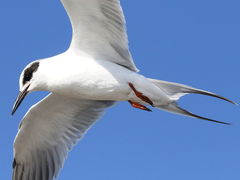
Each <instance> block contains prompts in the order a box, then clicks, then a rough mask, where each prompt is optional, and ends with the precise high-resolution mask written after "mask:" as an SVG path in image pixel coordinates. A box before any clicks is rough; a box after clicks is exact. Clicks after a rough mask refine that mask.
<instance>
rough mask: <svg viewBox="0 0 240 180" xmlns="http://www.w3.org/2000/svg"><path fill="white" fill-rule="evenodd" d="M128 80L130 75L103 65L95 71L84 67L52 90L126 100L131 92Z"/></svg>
mask: <svg viewBox="0 0 240 180" xmlns="http://www.w3.org/2000/svg"><path fill="white" fill-rule="evenodd" d="M92 68H93V67H92ZM128 81H130V79H129V76H127V75H126V74H124V72H123V73H117V72H116V71H113V72H111V71H109V69H105V68H103V67H102V66H101V67H95V68H94V70H93V71H91V70H83V69H82V70H79V71H78V73H76V74H73V75H72V76H71V77H68V78H66V79H65V80H63V79H61V82H64V84H60V86H59V87H58V86H57V85H55V86H54V89H52V91H53V92H56V93H60V94H63V95H65V96H71V97H74V98H84V99H92V100H117V101H125V100H127V99H128V95H129V93H130V88H129V86H128ZM57 84H58V83H57Z"/></svg>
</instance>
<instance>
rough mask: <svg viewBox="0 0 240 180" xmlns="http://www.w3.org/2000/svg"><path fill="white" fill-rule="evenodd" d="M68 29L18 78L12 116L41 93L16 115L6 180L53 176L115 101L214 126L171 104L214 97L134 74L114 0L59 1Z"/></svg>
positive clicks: (38, 179)
mask: <svg viewBox="0 0 240 180" xmlns="http://www.w3.org/2000/svg"><path fill="white" fill-rule="evenodd" d="M61 2H62V4H63V6H64V7H65V9H66V11H67V14H68V16H69V18H70V21H71V24H72V30H73V37H72V42H71V44H70V47H69V49H68V50H67V51H66V52H64V53H62V54H59V55H56V56H54V57H50V58H46V59H41V60H37V61H33V62H32V63H30V64H29V65H27V66H26V68H25V69H24V70H23V71H22V73H21V75H20V80H19V84H20V92H19V95H18V97H17V99H16V102H15V104H14V106H13V110H12V114H14V113H15V111H16V110H17V108H18V107H19V105H20V104H21V102H22V101H23V99H24V97H25V96H26V95H27V94H28V93H29V92H33V91H49V92H51V93H50V94H49V95H48V96H47V97H45V98H44V99H43V100H41V101H40V102H38V103H37V104H35V105H33V106H32V107H31V108H30V109H29V111H28V112H27V113H26V115H25V116H24V118H23V120H22V121H21V124H20V126H19V130H18V133H17V136H16V139H15V141H14V160H13V176H12V178H13V180H52V179H55V178H57V176H58V174H59V171H60V169H61V168H62V166H63V163H64V160H65V159H66V157H67V154H68V152H69V151H70V150H71V148H72V147H73V145H74V144H76V143H77V141H78V140H79V139H81V138H82V137H83V135H84V134H85V133H86V131H87V130H88V129H89V128H90V127H91V126H92V125H93V124H94V123H95V122H96V121H97V120H98V119H99V118H100V117H101V115H102V113H103V112H104V111H105V109H107V108H109V107H111V106H112V105H113V104H114V103H115V102H117V101H128V102H129V103H130V105H131V106H132V107H134V108H138V109H141V110H146V111H151V109H150V108H149V107H154V108H158V109H162V110H165V111H169V112H172V113H177V114H182V115H185V116H191V117H195V118H199V119H203V120H208V121H213V122H217V123H222V124H229V123H226V122H221V121H216V120H212V119H209V118H205V117H202V116H198V115H195V114H193V113H191V112H189V111H187V110H185V109H183V108H181V107H179V105H178V104H177V100H179V98H180V97H182V96H183V95H186V94H189V93H194V94H203V95H208V96H213V97H216V98H220V99H222V100H225V101H228V102H230V103H233V104H235V103H234V102H233V101H231V100H228V99H226V98H224V97H222V96H219V95H216V94H214V93H211V92H207V91H203V90H200V89H196V88H192V87H190V86H186V85H182V84H178V83H173V82H167V81H162V80H156V79H150V78H146V77H144V76H142V75H141V74H139V73H138V69H137V67H136V66H135V64H134V62H133V59H132V56H131V54H130V52H129V48H128V37H127V33H126V28H125V18H124V15H123V11H122V8H121V5H120V1H119V0H61Z"/></svg>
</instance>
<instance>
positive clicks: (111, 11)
mask: <svg viewBox="0 0 240 180" xmlns="http://www.w3.org/2000/svg"><path fill="white" fill-rule="evenodd" d="M101 10H102V13H103V14H104V16H105V17H106V21H107V22H105V24H106V28H107V29H108V31H109V32H111V34H112V35H113V36H114V37H113V38H112V40H115V41H112V42H110V46H111V47H112V48H113V50H114V51H115V52H116V54H117V55H119V57H120V58H121V59H123V60H125V62H124V63H123V62H122V63H121V64H119V63H117V64H119V65H122V66H124V67H126V68H128V69H130V70H133V71H136V72H137V71H138V69H137V68H136V66H135V64H134V62H133V60H132V56H131V53H130V52H129V50H128V38H127V33H126V26H125V24H126V22H125V18H124V15H123V11H122V8H121V5H120V2H119V1H118V0H105V1H104V3H102V5H101Z"/></svg>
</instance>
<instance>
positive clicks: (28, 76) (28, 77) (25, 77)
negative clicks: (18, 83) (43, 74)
mask: <svg viewBox="0 0 240 180" xmlns="http://www.w3.org/2000/svg"><path fill="white" fill-rule="evenodd" d="M38 67H39V62H34V63H32V65H31V66H30V67H28V68H27V69H25V71H24V75H23V84H25V83H26V82H28V81H30V80H31V79H32V76H33V73H34V72H36V71H37V69H38Z"/></svg>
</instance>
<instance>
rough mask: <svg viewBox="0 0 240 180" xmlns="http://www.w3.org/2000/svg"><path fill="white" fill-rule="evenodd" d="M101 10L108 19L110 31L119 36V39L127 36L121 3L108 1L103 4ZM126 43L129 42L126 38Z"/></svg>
mask: <svg viewBox="0 0 240 180" xmlns="http://www.w3.org/2000/svg"><path fill="white" fill-rule="evenodd" d="M101 10H102V13H103V14H104V16H105V17H106V18H107V21H108V30H110V31H111V32H112V33H113V34H115V35H116V36H118V38H122V37H123V36H122V34H125V19H124V16H123V12H122V9H121V6H120V4H119V2H118V1H113V0H106V1H105V2H104V3H102V6H101ZM125 41H127V39H126V38H125Z"/></svg>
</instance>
